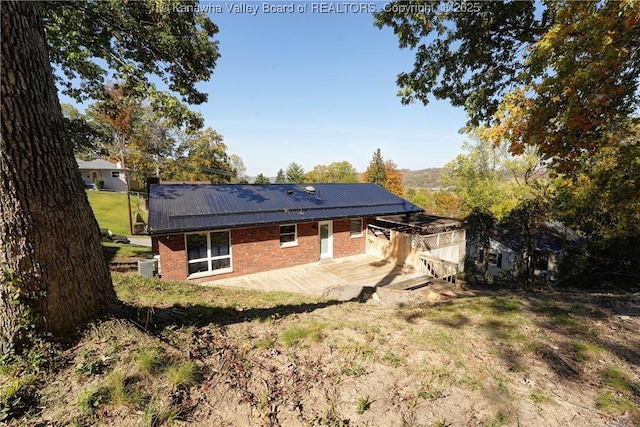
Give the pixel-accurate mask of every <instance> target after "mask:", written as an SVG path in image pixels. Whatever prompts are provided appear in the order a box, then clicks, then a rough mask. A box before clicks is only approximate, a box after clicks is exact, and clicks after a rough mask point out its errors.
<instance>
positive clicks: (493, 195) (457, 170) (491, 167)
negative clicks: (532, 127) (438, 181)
mask: <svg viewBox="0 0 640 427" xmlns="http://www.w3.org/2000/svg"><path fill="white" fill-rule="evenodd" d="M470 139H471V141H464V142H463V145H462V147H463V149H464V150H465V151H467V153H465V154H460V155H458V156H457V157H456V159H455V160H453V161H451V162H449V163H448V164H447V165H445V170H446V172H445V175H444V177H443V182H444V183H445V184H447V185H452V186H453V187H454V191H455V192H456V194H457V195H458V196H459V197H460V199H461V201H462V203H463V205H464V208H465V211H466V213H470V212H472V211H476V212H482V213H485V214H491V215H492V216H493V217H494V219H495V220H496V221H500V220H502V219H503V218H504V217H505V216H507V215H508V214H509V212H510V211H511V210H512V209H514V208H515V207H516V206H517V205H518V204H519V203H520V202H521V201H522V200H523V199H524V197H525V195H527V194H530V193H532V192H534V191H535V189H536V188H537V187H536V185H537V184H539V183H540V182H541V181H545V182H546V180H545V169H544V165H543V163H542V162H541V160H540V158H539V156H537V154H536V150H535V148H533V147H531V148H529V149H528V150H527V152H526V153H523V154H522V155H519V156H514V155H511V154H509V152H508V149H507V147H506V143H503V144H502V145H500V146H495V145H494V144H493V142H491V141H490V140H489V139H487V138H486V132H485V131H484V130H483V129H476V130H474V131H473V132H471V133H470Z"/></svg>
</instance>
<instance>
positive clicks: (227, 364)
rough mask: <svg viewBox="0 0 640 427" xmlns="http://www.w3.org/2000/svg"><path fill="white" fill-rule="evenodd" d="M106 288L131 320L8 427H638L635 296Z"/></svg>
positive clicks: (101, 337) (34, 390)
mask: <svg viewBox="0 0 640 427" xmlns="http://www.w3.org/2000/svg"><path fill="white" fill-rule="evenodd" d="M114 279H115V282H116V288H117V291H118V295H119V297H120V298H121V300H122V301H123V302H125V304H126V305H127V313H128V317H127V316H124V317H123V318H121V319H112V320H107V321H104V322H101V323H98V324H96V325H93V326H92V327H91V328H89V329H88V330H87V331H86V333H85V334H84V336H83V337H82V339H81V340H80V341H79V342H77V344H76V345H75V346H73V347H72V348H70V349H67V350H65V351H63V352H61V353H59V354H58V356H57V358H56V363H55V364H54V366H53V367H51V368H49V369H48V370H45V371H44V372H42V373H39V374H38V375H36V376H35V377H36V378H35V379H34V380H33V381H32V383H31V384H29V386H28V387H23V388H22V389H21V393H23V394H27V393H28V392H29V393H31V394H30V395H28V396H25V399H24V400H23V402H24V401H30V402H32V403H31V404H30V405H24V404H23V408H22V409H21V411H18V410H15V411H14V412H13V413H12V414H13V415H12V416H10V417H8V418H7V419H5V421H4V422H5V423H7V424H8V425H42V426H44V425H110V426H113V425H115V426H132V425H146V426H158V425H190V426H191V425H196V426H346V425H349V426H501V425H504V426H581V427H582V426H638V425H640V409H639V404H640V334H639V333H638V332H639V330H640V328H639V327H640V294H637V293H635V294H634V293H616V294H611V293H588V292H568V291H567V292H558V291H538V292H514V291H506V290H496V289H486V288H484V289H472V288H461V289H459V290H458V291H457V296H456V297H453V296H443V297H442V298H440V300H439V301H435V302H434V301H432V300H433V298H432V297H431V296H430V294H429V293H428V289H422V290H417V291H411V292H409V291H392V290H385V289H382V290H379V291H378V293H377V294H376V297H377V298H373V299H369V300H367V301H366V302H343V303H338V302H332V301H326V300H324V299H321V298H314V297H308V296H302V295H294V294H285V293H275V292H271V293H263V292H258V291H243V290H225V289H221V288H217V287H203V286H198V285H193V284H187V283H167V282H160V281H157V280H143V279H140V278H137V277H134V276H130V275H124V274H116V275H114ZM4 376H5V377H4V378H3V379H4V380H6V383H5V384H10V381H15V378H16V377H17V374H16V373H15V372H13V373H12V371H11V370H7V369H5V371H4ZM5 397H6V393H5ZM27 397H28V398H29V399H28V398H27ZM18 409H20V408H18ZM5 412H6V411H5Z"/></svg>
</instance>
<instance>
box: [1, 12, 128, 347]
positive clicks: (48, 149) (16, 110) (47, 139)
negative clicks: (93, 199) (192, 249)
mask: <svg viewBox="0 0 640 427" xmlns="http://www.w3.org/2000/svg"><path fill="white" fill-rule="evenodd" d="M1 7H2V34H3V37H2V52H3V55H2V67H1V68H2V71H1V74H0V75H1V77H2V82H3V84H2V116H3V117H2V125H1V126H2V138H1V141H0V175H1V179H0V236H1V237H0V243H1V244H0V269H2V276H1V277H0V280H1V281H0V294H1V296H2V298H1V299H0V319H1V320H0V350H2V351H3V352H5V351H7V350H9V349H10V348H12V347H16V346H18V347H19V346H20V345H26V344H28V343H26V342H24V340H25V339H26V337H24V336H23V335H22V333H23V332H24V331H25V329H24V328H25V326H27V327H28V325H31V324H34V325H35V326H36V327H37V328H38V329H40V330H45V331H48V332H51V333H54V334H57V335H63V334H67V333H70V332H73V331H74V330H75V328H76V327H77V326H78V325H80V324H82V323H83V322H85V321H87V320H89V319H91V318H93V317H95V316H97V315H98V314H100V313H103V312H104V311H105V310H108V309H110V308H113V307H114V305H115V303H116V295H115V292H114V289H113V285H112V284H111V275H110V273H109V269H108V268H107V264H106V263H105V261H104V257H103V256H102V248H101V243H100V231H99V229H98V224H97V223H96V220H95V218H94V217H93V212H92V211H91V207H90V206H89V202H88V200H87V196H86V193H85V191H84V185H83V182H82V178H81V176H80V174H79V172H78V166H77V165H76V163H75V160H74V156H73V145H72V143H71V140H70V139H69V137H68V135H67V133H66V128H65V124H64V120H63V116H62V110H61V108H60V104H59V102H58V100H57V93H56V87H55V84H54V81H53V76H52V74H51V67H50V65H49V60H48V57H47V46H46V44H45V40H44V29H43V26H42V19H41V17H40V14H39V12H38V6H37V4H36V3H30V2H2V6H1ZM27 123H29V124H30V125H28V126H27V125H26V124H27Z"/></svg>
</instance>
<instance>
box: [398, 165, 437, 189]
mask: <svg viewBox="0 0 640 427" xmlns="http://www.w3.org/2000/svg"><path fill="white" fill-rule="evenodd" d="M444 171H445V169H444V168H428V169H420V170H409V169H400V172H401V173H402V185H403V186H404V188H439V187H442V183H441V182H440V178H441V177H442V175H443V174H444Z"/></svg>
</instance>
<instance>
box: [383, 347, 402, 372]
mask: <svg viewBox="0 0 640 427" xmlns="http://www.w3.org/2000/svg"><path fill="white" fill-rule="evenodd" d="M382 360H383V361H385V362H387V363H388V364H390V365H391V366H393V367H394V368H399V367H400V366H404V365H406V364H407V361H406V360H405V359H404V358H402V357H400V356H396V355H395V354H393V352H392V351H391V350H387V351H386V352H385V353H384V355H382Z"/></svg>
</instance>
